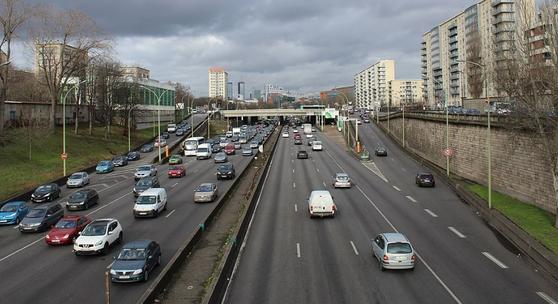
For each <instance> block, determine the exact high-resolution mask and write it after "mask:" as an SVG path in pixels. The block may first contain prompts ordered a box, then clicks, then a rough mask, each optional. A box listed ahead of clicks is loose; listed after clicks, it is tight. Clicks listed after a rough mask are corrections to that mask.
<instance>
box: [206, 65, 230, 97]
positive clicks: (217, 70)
mask: <svg viewBox="0 0 558 304" xmlns="http://www.w3.org/2000/svg"><path fill="white" fill-rule="evenodd" d="M228 82H229V74H228V73H227V72H225V69H224V68H221V67H212V68H209V90H208V92H209V97H210V98H216V97H221V98H222V99H223V100H224V99H225V98H226V97H227V83H228Z"/></svg>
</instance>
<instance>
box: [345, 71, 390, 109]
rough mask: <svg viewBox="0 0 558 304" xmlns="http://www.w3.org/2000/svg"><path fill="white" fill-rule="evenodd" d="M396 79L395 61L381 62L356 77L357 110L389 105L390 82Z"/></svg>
mask: <svg viewBox="0 0 558 304" xmlns="http://www.w3.org/2000/svg"><path fill="white" fill-rule="evenodd" d="M394 79H395V61H394V60H379V61H378V62H376V63H374V64H373V65H371V66H369V67H368V68H366V69H364V70H362V71H360V72H358V73H357V74H356V75H355V77H354V84H355V101H356V106H357V108H368V109H373V108H375V107H379V106H381V105H387V104H388V101H389V82H390V81H392V80H394Z"/></svg>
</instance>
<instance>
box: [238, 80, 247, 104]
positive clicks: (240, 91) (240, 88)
mask: <svg viewBox="0 0 558 304" xmlns="http://www.w3.org/2000/svg"><path fill="white" fill-rule="evenodd" d="M245 93H246V92H245V84H244V81H239V82H238V99H240V100H243V99H244V96H245Z"/></svg>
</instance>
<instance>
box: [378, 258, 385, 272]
mask: <svg viewBox="0 0 558 304" xmlns="http://www.w3.org/2000/svg"><path fill="white" fill-rule="evenodd" d="M378 264H380V271H385V270H386V268H385V267H384V264H382V261H380V260H378Z"/></svg>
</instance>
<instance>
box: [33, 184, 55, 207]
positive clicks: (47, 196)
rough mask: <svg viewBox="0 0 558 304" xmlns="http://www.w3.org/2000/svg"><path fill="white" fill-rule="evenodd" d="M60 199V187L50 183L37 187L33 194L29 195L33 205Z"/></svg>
mask: <svg viewBox="0 0 558 304" xmlns="http://www.w3.org/2000/svg"><path fill="white" fill-rule="evenodd" d="M59 197H60V187H58V185H57V184H55V183H51V184H46V185H41V186H39V187H38V188H37V189H36V190H35V192H33V194H31V201H32V202H35V203H43V202H52V201H53V200H55V199H57V198H59Z"/></svg>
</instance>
